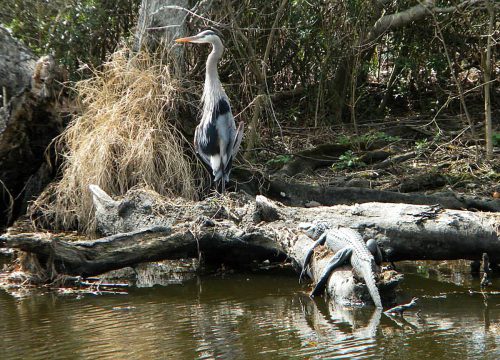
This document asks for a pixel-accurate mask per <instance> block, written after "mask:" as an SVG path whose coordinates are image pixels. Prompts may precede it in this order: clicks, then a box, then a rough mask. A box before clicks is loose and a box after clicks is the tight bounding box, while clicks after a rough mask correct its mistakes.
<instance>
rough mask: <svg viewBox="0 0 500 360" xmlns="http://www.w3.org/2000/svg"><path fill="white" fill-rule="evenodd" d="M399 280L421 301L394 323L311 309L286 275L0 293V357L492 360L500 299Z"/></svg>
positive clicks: (416, 278)
mask: <svg viewBox="0 0 500 360" xmlns="http://www.w3.org/2000/svg"><path fill="white" fill-rule="evenodd" d="M408 272H409V274H408V275H407V276H406V279H405V281H404V284H403V289H402V293H401V298H400V299H399V301H400V302H406V301H408V300H409V299H411V297H413V296H418V297H420V299H421V300H420V310H421V313H420V316H417V313H416V312H415V311H410V312H408V313H407V314H406V315H405V317H404V318H403V319H399V318H396V319H392V318H389V317H387V316H386V315H384V314H382V313H381V312H380V311H377V310H375V309H374V308H371V309H370V308H368V309H359V308H354V309H348V308H339V307H336V306H335V305H334V304H331V303H329V302H325V301H324V300H322V299H319V300H317V301H312V300H311V299H310V298H309V297H308V296H307V295H306V293H307V290H308V289H306V288H301V287H300V286H299V285H298V283H297V276H296V274H294V273H288V272H284V273H280V274H276V273H273V274H272V275H270V274H265V273H264V274H262V273H261V274H252V273H251V274H235V275H230V276H226V277H220V276H214V277H204V278H203V279H200V278H196V279H194V280H192V281H189V282H187V283H185V284H184V285H170V286H166V287H154V288H152V289H132V290H131V291H130V293H129V294H128V295H113V296H91V295H86V296H83V297H82V296H80V297H76V296H66V297H65V296H60V295H55V294H45V295H38V296H31V297H26V298H23V299H15V298H13V297H12V296H10V295H7V294H6V293H5V292H0V359H47V358H51V359H68V358H72V359H73V358H79V359H90V358H92V359H94V358H99V359H123V358H132V359H213V358H221V359H267V358H273V359H289V358H298V359H302V358H333V359H335V358H375V359H396V358H398V359H401V358H404V359H422V358H429V357H432V358H453V357H456V358H471V359H497V358H499V356H500V351H499V349H498V347H499V345H500V338H499V336H500V332H499V327H498V322H499V319H500V295H498V294H496V293H494V292H493V293H490V294H489V296H487V297H485V296H483V294H481V293H480V292H478V291H476V290H478V289H479V288H478V285H477V287H476V283H475V280H473V279H472V280H470V285H471V286H470V287H464V286H461V285H456V284H454V283H452V282H442V281H438V280H436V279H435V278H425V277H422V276H421V275H419V274H418V270H415V271H413V272H414V274H412V273H411V272H412V271H410V270H408ZM464 276H465V277H466V276H467V275H464ZM468 281H469V280H468ZM477 284H478V280H477ZM499 285H500V284H499V283H498V280H496V281H495V282H494V286H493V288H495V289H498V288H499ZM470 288H472V289H473V290H474V291H473V292H470V291H469V289H470Z"/></svg>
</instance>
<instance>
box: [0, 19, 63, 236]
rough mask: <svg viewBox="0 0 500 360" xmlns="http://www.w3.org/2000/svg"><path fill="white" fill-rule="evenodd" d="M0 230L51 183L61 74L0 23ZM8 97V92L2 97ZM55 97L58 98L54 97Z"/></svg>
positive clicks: (50, 60) (58, 125)
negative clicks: (49, 158) (50, 149)
mask: <svg viewBox="0 0 500 360" xmlns="http://www.w3.org/2000/svg"><path fill="white" fill-rule="evenodd" d="M0 53H1V54H2V55H3V56H0V86H1V87H2V93H3V94H4V96H3V101H2V102H1V105H3V106H2V107H0V228H1V227H2V226H3V225H6V223H8V222H10V221H11V219H12V218H14V217H16V216H17V215H18V214H19V213H21V212H22V211H23V210H24V209H25V206H26V202H27V201H29V200H31V199H32V197H33V196H35V195H37V194H38V193H39V192H40V191H41V190H42V189H43V187H44V186H45V185H46V184H47V183H48V182H49V181H50V179H51V176H52V174H51V172H52V170H51V169H49V167H48V166H47V165H43V164H44V160H45V158H44V156H45V150H46V148H47V146H48V145H49V144H50V142H51V141H52V140H53V139H54V138H55V137H56V136H57V135H59V133H60V132H61V130H62V128H63V119H62V118H61V116H60V114H59V108H58V101H60V100H61V99H63V98H64V94H62V93H61V92H62V90H61V87H60V86H59V84H60V82H63V81H64V80H65V74H64V72H63V71H62V70H61V69H60V68H59V67H58V66H57V65H56V63H55V60H54V59H53V58H52V57H51V56H44V57H42V58H40V59H38V60H36V58H35V57H34V56H33V54H32V53H31V51H30V50H29V49H28V48H26V47H25V46H24V45H23V44H22V43H20V42H18V41H17V40H15V39H14V38H12V37H11V36H10V34H9V32H8V31H7V30H5V29H4V28H2V27H0ZM5 95H6V96H5ZM56 99H57V100H56Z"/></svg>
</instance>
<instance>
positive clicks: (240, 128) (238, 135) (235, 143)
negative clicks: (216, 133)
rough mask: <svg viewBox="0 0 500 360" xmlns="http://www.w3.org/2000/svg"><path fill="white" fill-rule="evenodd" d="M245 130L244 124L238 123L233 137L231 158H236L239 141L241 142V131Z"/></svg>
mask: <svg viewBox="0 0 500 360" xmlns="http://www.w3.org/2000/svg"><path fill="white" fill-rule="evenodd" d="M244 129H245V124H244V123H243V121H240V123H239V124H238V128H237V129H236V134H235V135H234V141H233V154H232V155H233V156H236V154H237V153H238V150H239V149H240V145H241V140H243V131H244Z"/></svg>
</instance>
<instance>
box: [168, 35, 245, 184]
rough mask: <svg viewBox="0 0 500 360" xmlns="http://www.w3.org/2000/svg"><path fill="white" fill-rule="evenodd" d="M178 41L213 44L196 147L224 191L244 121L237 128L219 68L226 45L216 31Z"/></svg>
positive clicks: (178, 41) (197, 129)
mask: <svg viewBox="0 0 500 360" xmlns="http://www.w3.org/2000/svg"><path fill="white" fill-rule="evenodd" d="M175 42H177V43H196V44H212V52H211V53H210V55H208V58H207V67H206V74H205V87H204V88H203V95H202V97H201V102H202V104H203V113H202V116H201V121H200V123H199V125H198V126H197V127H196V130H195V133H194V147H195V150H196V153H197V154H198V155H199V156H200V157H201V159H202V160H203V161H204V162H205V163H206V164H207V165H208V166H210V168H211V169H212V172H213V175H214V181H215V183H217V182H218V181H220V182H221V192H222V193H224V189H225V183H226V182H228V181H229V174H230V172H231V166H232V162H233V158H234V156H235V155H236V153H237V152H238V149H239V147H240V144H241V139H242V137H243V122H240V123H239V125H238V129H236V125H235V123H234V117H233V114H232V113H231V106H230V105H229V98H228V97H227V95H226V92H225V91H224V88H223V87H222V84H221V82H220V80H219V73H218V71H217V62H218V61H219V59H220V58H221V56H222V52H223V51H224V46H223V45H222V41H221V40H220V38H219V37H218V36H217V34H215V33H214V32H213V31H212V30H205V31H202V32H201V33H199V34H198V35H195V36H190V37H184V38H180V39H176V40H175Z"/></svg>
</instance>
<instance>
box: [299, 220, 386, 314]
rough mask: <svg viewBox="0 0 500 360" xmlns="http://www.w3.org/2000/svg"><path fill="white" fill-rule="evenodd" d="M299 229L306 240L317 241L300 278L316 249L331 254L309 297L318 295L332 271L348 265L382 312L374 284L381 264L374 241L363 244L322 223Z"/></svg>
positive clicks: (353, 234)
mask: <svg viewBox="0 0 500 360" xmlns="http://www.w3.org/2000/svg"><path fill="white" fill-rule="evenodd" d="M300 228H301V229H303V230H305V231H306V234H307V235H308V236H309V237H311V238H313V239H317V240H316V242H315V243H314V245H313V246H312V247H311V248H310V249H309V251H308V252H307V254H306V257H305V259H304V265H303V267H302V273H301V274H300V278H302V276H303V275H304V273H305V272H306V270H307V268H308V266H309V263H310V261H311V257H312V255H313V253H314V249H315V248H316V247H318V246H319V245H325V246H326V247H327V248H328V249H330V250H332V251H333V252H335V255H334V256H333V257H332V259H331V260H330V262H329V263H328V265H327V266H326V268H325V269H324V271H323V273H322V274H321V276H320V278H319V280H318V282H317V284H316V286H315V288H314V290H313V291H312V293H311V296H317V295H320V294H322V292H323V291H324V289H325V287H326V284H327V282H328V279H329V278H330V275H331V274H332V272H333V271H334V270H335V269H337V268H338V267H340V266H343V265H347V264H350V265H351V266H352V268H353V270H354V271H355V272H356V273H357V274H358V275H360V276H361V277H362V278H363V279H364V281H365V283H366V286H367V287H368V292H369V293H370V295H371V298H372V300H373V302H374V303H375V306H376V307H378V308H382V301H381V300H380V294H379V291H378V288H377V285H376V284H375V276H376V272H377V268H378V266H377V265H379V264H380V263H381V262H382V254H381V252H380V249H379V248H378V246H377V243H376V241H375V240H373V239H371V240H369V241H368V242H367V243H365V242H364V241H363V238H362V237H361V235H360V234H359V233H357V232H356V231H354V230H352V229H349V228H344V227H338V228H332V229H330V228H329V227H328V225H327V224H325V223H315V224H310V223H307V224H301V225H300Z"/></svg>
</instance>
